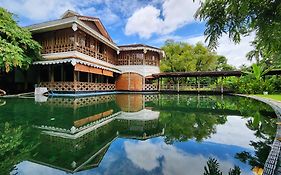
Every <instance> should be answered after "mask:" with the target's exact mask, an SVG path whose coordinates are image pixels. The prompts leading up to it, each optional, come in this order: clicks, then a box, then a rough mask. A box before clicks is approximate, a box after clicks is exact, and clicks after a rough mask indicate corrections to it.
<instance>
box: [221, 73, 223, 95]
mask: <svg viewBox="0 0 281 175" xmlns="http://www.w3.org/2000/svg"><path fill="white" fill-rule="evenodd" d="M221 93H222V94H223V77H221Z"/></svg>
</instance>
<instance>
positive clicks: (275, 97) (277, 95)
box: [255, 94, 281, 102]
mask: <svg viewBox="0 0 281 175" xmlns="http://www.w3.org/2000/svg"><path fill="white" fill-rule="evenodd" d="M255 96H259V97H263V98H270V99H273V100H277V101H280V102H281V94H274V95H262V94H258V95H255Z"/></svg>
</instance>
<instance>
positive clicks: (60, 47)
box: [42, 43, 113, 62]
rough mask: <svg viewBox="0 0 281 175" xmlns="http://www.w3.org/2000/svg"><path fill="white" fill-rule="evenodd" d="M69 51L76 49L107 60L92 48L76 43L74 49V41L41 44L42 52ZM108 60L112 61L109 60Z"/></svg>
mask: <svg viewBox="0 0 281 175" xmlns="http://www.w3.org/2000/svg"><path fill="white" fill-rule="evenodd" d="M69 51H78V52H81V53H83V54H85V55H88V56H91V57H93V58H97V59H99V60H102V61H106V62H108V58H107V56H106V55H104V54H101V53H98V52H97V51H96V50H95V49H94V48H90V47H85V46H79V45H76V49H75V47H74V43H62V44H55V45H53V46H48V45H44V44H43V45H42V54H48V53H59V52H69ZM110 62H113V61H112V60H110Z"/></svg>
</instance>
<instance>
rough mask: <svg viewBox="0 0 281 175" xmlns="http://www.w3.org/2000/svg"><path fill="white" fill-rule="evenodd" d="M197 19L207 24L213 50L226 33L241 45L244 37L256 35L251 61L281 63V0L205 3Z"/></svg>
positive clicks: (214, 1)
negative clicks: (280, 61) (261, 59)
mask: <svg viewBox="0 0 281 175" xmlns="http://www.w3.org/2000/svg"><path fill="white" fill-rule="evenodd" d="M195 16H196V17H197V18H199V19H201V20H204V21H206V27H207V28H206V30H205V35H206V36H207V38H206V40H207V41H208V43H209V47H210V48H216V46H217V45H218V39H219V38H220V37H221V36H222V35H223V34H224V33H228V35H229V37H230V38H231V39H232V40H233V41H234V42H236V43H239V42H240V40H241V36H247V35H249V34H250V33H252V32H254V33H255V34H256V37H255V39H254V41H253V43H252V44H253V45H254V46H255V50H254V51H252V52H251V53H249V54H248V58H250V59H252V58H255V59H256V60H257V61H259V60H260V57H262V58H264V59H274V60H280V59H281V50H280V48H281V30H280V28H281V1H280V0H271V1H269V0H247V1H237V0H205V1H201V6H200V8H199V9H198V11H197V13H196V15H195Z"/></svg>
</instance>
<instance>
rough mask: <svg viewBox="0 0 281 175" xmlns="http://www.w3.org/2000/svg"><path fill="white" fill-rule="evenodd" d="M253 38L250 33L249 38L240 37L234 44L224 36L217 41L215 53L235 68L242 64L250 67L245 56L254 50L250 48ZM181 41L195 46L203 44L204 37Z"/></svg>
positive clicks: (253, 35)
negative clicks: (199, 43) (238, 41)
mask: <svg viewBox="0 0 281 175" xmlns="http://www.w3.org/2000/svg"><path fill="white" fill-rule="evenodd" d="M254 37H255V34H254V33H252V34H251V35H249V36H246V37H242V38H241V42H240V43H239V44H235V43H234V42H233V41H231V40H230V39H229V37H228V35H226V34H224V35H223V36H222V37H221V38H220V39H219V45H218V47H217V49H216V52H217V53H218V54H219V55H223V56H225V57H226V58H227V59H228V63H229V64H231V65H234V66H236V67H239V66H241V65H243V64H246V65H250V64H251V62H250V61H248V60H247V58H246V54H247V53H248V52H249V51H251V50H253V49H254V47H253V46H251V41H253V40H254ZM181 40H184V41H186V42H188V43H191V44H196V43H197V42H202V43H205V37H204V36H203V35H201V36H195V37H190V38H188V39H186V38H185V39H181Z"/></svg>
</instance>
